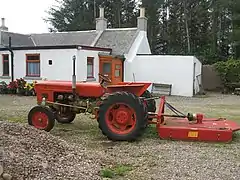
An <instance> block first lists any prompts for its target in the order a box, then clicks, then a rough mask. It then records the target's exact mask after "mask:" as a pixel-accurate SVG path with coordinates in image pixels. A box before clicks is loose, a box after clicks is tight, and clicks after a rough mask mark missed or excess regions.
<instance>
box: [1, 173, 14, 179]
mask: <svg viewBox="0 0 240 180" xmlns="http://www.w3.org/2000/svg"><path fill="white" fill-rule="evenodd" d="M2 177H3V179H4V180H12V176H11V175H10V174H7V173H3V175H2Z"/></svg>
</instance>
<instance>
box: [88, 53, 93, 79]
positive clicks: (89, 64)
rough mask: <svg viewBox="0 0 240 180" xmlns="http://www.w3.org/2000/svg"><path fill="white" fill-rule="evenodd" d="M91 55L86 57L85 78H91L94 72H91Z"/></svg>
mask: <svg viewBox="0 0 240 180" xmlns="http://www.w3.org/2000/svg"><path fill="white" fill-rule="evenodd" d="M93 60H94V58H93V57H88V58H87V78H93V77H94V72H93V69H94V68H93Z"/></svg>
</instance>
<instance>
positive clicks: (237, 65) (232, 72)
mask: <svg viewBox="0 0 240 180" xmlns="http://www.w3.org/2000/svg"><path fill="white" fill-rule="evenodd" d="M214 67H215V69H216V70H217V72H218V74H219V76H220V78H221V80H222V82H223V85H224V86H225V87H226V88H229V89H233V88H234V87H240V60H234V59H230V60H228V61H220V62H217V63H215V64H214Z"/></svg>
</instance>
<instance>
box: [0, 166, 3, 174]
mask: <svg viewBox="0 0 240 180" xmlns="http://www.w3.org/2000/svg"><path fill="white" fill-rule="evenodd" d="M2 174H3V166H2V165H0V176H1V175H2Z"/></svg>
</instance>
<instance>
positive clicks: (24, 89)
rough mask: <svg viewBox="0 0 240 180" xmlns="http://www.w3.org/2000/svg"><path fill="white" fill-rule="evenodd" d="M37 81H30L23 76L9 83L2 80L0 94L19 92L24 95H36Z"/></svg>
mask: <svg viewBox="0 0 240 180" xmlns="http://www.w3.org/2000/svg"><path fill="white" fill-rule="evenodd" d="M35 84H36V81H34V82H33V83H28V82H27V81H25V80H24V79H23V78H20V79H16V80H15V81H13V82H10V83H9V84H7V83H6V82H5V81H2V82H0V94H18V95H22V96H35V94H36V93H35V90H34V86H35Z"/></svg>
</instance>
